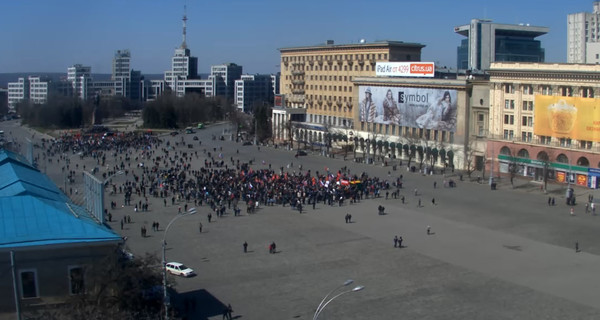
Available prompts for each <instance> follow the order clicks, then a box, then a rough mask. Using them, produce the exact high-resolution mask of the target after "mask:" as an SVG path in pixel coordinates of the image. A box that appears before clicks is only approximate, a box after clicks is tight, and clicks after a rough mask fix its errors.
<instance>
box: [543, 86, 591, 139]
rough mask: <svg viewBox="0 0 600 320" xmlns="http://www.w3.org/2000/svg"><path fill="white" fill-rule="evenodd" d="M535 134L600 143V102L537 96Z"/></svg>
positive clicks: (575, 98)
mask: <svg viewBox="0 0 600 320" xmlns="http://www.w3.org/2000/svg"><path fill="white" fill-rule="evenodd" d="M533 133H534V134H536V135H538V136H548V137H556V138H570V139H575V140H584V141H594V142H599V141H600V99H595V98H580V97H562V96H544V95H536V96H535V108H534V125H533Z"/></svg>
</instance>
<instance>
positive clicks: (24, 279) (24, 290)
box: [19, 270, 39, 299]
mask: <svg viewBox="0 0 600 320" xmlns="http://www.w3.org/2000/svg"><path fill="white" fill-rule="evenodd" d="M19 279H20V280H21V297H22V298H23V299H27V298H37V297H38V296H39V294H38V287H37V274H36V272H35V270H23V271H21V272H20V276H19Z"/></svg>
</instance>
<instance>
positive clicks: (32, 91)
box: [8, 76, 49, 111]
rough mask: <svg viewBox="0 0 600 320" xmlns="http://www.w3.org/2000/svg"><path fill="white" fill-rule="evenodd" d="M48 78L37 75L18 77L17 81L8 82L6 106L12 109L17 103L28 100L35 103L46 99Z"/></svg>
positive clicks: (43, 101)
mask: <svg viewBox="0 0 600 320" xmlns="http://www.w3.org/2000/svg"><path fill="white" fill-rule="evenodd" d="M48 84H49V80H48V79H42V78H41V77H38V76H29V77H27V78H19V79H18V81H17V82H9V83H8V108H9V110H11V111H14V109H15V106H16V105H17V103H19V102H21V101H24V100H28V101H31V102H32V103H35V104H43V103H46V102H47V101H48Z"/></svg>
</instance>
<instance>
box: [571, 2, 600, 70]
mask: <svg viewBox="0 0 600 320" xmlns="http://www.w3.org/2000/svg"><path fill="white" fill-rule="evenodd" d="M567 62H568V63H600V1H594V11H593V12H591V13H590V12H579V13H572V14H569V15H568V16H567Z"/></svg>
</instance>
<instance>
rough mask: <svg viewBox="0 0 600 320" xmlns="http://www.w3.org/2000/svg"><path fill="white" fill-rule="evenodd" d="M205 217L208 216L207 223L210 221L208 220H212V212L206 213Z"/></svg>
mask: <svg viewBox="0 0 600 320" xmlns="http://www.w3.org/2000/svg"><path fill="white" fill-rule="evenodd" d="M207 217H208V223H210V222H211V220H212V213H208V216H207Z"/></svg>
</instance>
